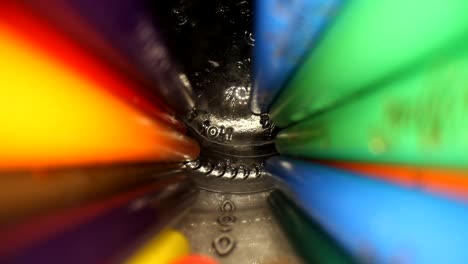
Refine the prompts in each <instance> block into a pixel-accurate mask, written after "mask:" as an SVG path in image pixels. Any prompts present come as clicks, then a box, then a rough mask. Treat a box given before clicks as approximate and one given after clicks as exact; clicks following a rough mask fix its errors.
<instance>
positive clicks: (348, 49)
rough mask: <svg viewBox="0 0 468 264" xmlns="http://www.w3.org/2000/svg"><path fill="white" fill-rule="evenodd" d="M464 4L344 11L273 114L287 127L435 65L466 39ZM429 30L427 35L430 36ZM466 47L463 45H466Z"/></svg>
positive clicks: (357, 6)
mask: <svg viewBox="0 0 468 264" xmlns="http://www.w3.org/2000/svg"><path fill="white" fill-rule="evenodd" d="M467 13H468V2H467V1H465V0H448V1H437V0H429V1H427V0H414V1H405V0H382V1H374V0H362V1H352V2H350V3H348V4H346V5H344V6H343V9H342V11H341V12H340V14H339V16H338V17H337V18H336V20H335V21H334V22H333V24H332V25H331V26H330V27H329V28H328V29H327V31H326V32H325V33H324V35H323V38H322V40H321V41H320V42H319V44H318V45H317V46H316V48H314V49H313V50H312V52H310V53H309V54H308V55H307V58H306V59H305V61H304V64H303V65H302V66H301V68H300V69H299V70H298V71H297V72H296V74H295V76H294V77H293V78H292V80H291V82H289V84H288V85H287V87H286V88H285V89H283V91H282V93H281V94H280V95H279V97H278V98H277V100H276V101H275V103H274V104H273V106H272V108H271V111H270V112H271V116H272V118H273V120H274V121H275V123H276V124H277V125H278V126H279V127H286V126H289V125H291V124H293V123H296V122H299V121H301V120H303V119H304V118H306V117H308V116H309V115H312V114H314V113H317V112H319V111H322V110H326V109H328V108H331V107H333V106H336V105H340V104H342V103H343V102H344V101H347V100H352V99H353V97H355V96H356V97H358V96H359V94H361V93H367V92H372V91H373V90H374V89H376V88H377V87H380V86H382V85H383V84H385V83H386V82H389V81H392V80H395V79H398V78H404V76H405V74H407V73H408V72H411V71H413V70H418V69H419V67H420V66H419V65H418V64H419V63H421V61H424V60H430V59H433V60H434V59H435V60H437V59H438V58H439V56H440V53H441V52H443V51H447V50H451V49H452V48H453V46H454V45H459V46H462V45H465V44H466V40H467V37H468V20H467V19H466V14H467ZM429 29H430V30H429ZM465 46H466V45H465Z"/></svg>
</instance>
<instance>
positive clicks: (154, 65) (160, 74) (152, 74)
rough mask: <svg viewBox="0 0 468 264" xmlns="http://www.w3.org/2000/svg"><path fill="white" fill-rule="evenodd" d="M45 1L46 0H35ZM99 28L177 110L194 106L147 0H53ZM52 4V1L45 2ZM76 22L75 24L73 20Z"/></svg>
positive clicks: (104, 36) (183, 111)
mask: <svg viewBox="0 0 468 264" xmlns="http://www.w3.org/2000/svg"><path fill="white" fill-rule="evenodd" d="M32 2H33V3H37V4H40V3H44V2H45V1H43V0H32ZM54 2H56V3H52V4H53V5H58V6H60V7H62V8H63V9H65V10H73V11H74V14H75V15H76V16H77V17H78V18H79V19H80V20H82V21H83V23H85V24H88V25H91V26H92V27H93V28H94V29H95V30H96V31H97V32H99V33H100V34H101V35H102V37H103V38H104V39H105V41H106V42H107V43H112V46H114V47H115V48H117V49H118V50H119V52H120V53H121V54H124V56H125V57H126V58H127V59H128V61H129V62H130V63H131V64H132V65H133V66H134V67H136V68H138V69H140V71H141V72H142V73H144V75H145V76H147V77H149V79H150V80H151V82H152V83H153V84H155V85H154V86H153V91H154V92H156V93H158V95H160V96H161V97H162V98H164V101H165V102H166V103H167V104H168V105H170V107H171V108H173V109H174V110H175V111H176V112H177V113H179V114H186V113H188V112H189V111H190V110H192V109H193V107H194V106H195V105H194V98H193V94H192V89H191V87H190V85H189V84H188V81H187V80H186V78H185V77H184V76H183V75H182V74H181V72H180V70H179V69H178V66H177V65H176V64H175V63H174V62H173V60H172V58H171V55H170V54H169V53H170V52H169V50H168V48H167V47H166V46H165V43H164V40H163V39H162V37H161V34H160V30H159V29H158V28H157V27H156V25H155V23H154V20H153V18H152V17H151V14H150V12H151V10H148V9H147V8H148V6H147V4H148V3H146V1H143V0H140V1H133V0H118V1H92V0H91V1H88V0H60V1H54ZM46 4H49V2H46ZM70 26H73V24H70Z"/></svg>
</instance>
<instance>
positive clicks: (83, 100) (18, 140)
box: [0, 20, 199, 170]
mask: <svg viewBox="0 0 468 264" xmlns="http://www.w3.org/2000/svg"><path fill="white" fill-rule="evenodd" d="M0 56H1V57H2V58H3V59H2V60H0V123H1V125H2V129H0V170H4V169H10V170H11V169H28V168H44V167H59V166H73V165H84V164H102V163H113V162H131V161H183V160H189V159H194V158H196V157H197V156H198V154H199V146H198V144H197V143H196V142H195V141H193V140H191V139H189V138H187V137H185V136H184V135H182V134H180V133H179V132H177V131H175V130H174V129H172V128H170V127H167V126H165V125H164V123H161V122H159V121H157V120H154V119H152V118H151V117H150V116H147V115H145V114H143V113H142V112H140V111H137V110H136V109H133V108H132V107H130V106H129V105H128V104H126V103H124V102H123V101H121V100H119V99H118V98H115V97H114V96H112V95H111V94H109V92H108V91H107V89H106V87H102V86H101V84H100V83H97V82H95V81H94V80H93V79H90V78H87V77H86V76H82V75H80V74H79V73H77V72H76V71H74V69H73V68H70V67H67V65H65V64H62V63H61V61H59V60H56V59H54V58H53V57H50V56H49V55H48V54H47V53H44V52H43V50H42V49H41V48H40V47H39V46H36V45H34V43H30V42H29V41H28V38H25V37H24V36H23V34H22V33H18V32H17V31H16V28H15V27H12V26H11V25H9V24H6V23H3V22H2V21H1V20H0Z"/></svg>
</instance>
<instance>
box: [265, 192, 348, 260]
mask: <svg viewBox="0 0 468 264" xmlns="http://www.w3.org/2000/svg"><path fill="white" fill-rule="evenodd" d="M268 202H269V204H270V208H271V209H272V211H273V214H274V215H275V217H276V220H277V221H278V222H279V223H280V224H281V227H282V228H283V230H284V231H285V233H286V234H287V236H288V238H289V240H290V241H291V243H292V245H293V246H294V249H295V250H296V252H297V253H298V254H299V256H301V257H302V259H303V260H304V262H305V263H333V264H352V263H357V261H356V260H354V259H353V258H352V257H351V256H350V255H349V254H348V253H347V252H345V251H344V250H343V249H341V248H340V247H339V246H338V244H337V243H336V241H334V240H333V238H331V237H330V236H329V235H328V234H327V233H326V232H324V231H323V230H322V229H321V228H320V227H319V226H318V225H317V224H316V223H314V222H313V221H312V220H311V219H310V218H308V217H307V216H306V215H305V214H304V213H303V212H301V211H300V209H299V208H297V207H296V206H295V205H294V204H293V203H292V202H291V201H289V199H287V198H286V197H285V195H284V194H282V193H281V192H280V191H279V190H275V191H273V192H272V193H271V194H270V197H269V198H268Z"/></svg>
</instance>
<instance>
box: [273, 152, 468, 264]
mask: <svg viewBox="0 0 468 264" xmlns="http://www.w3.org/2000/svg"><path fill="white" fill-rule="evenodd" d="M266 168H267V170H268V171H269V172H271V173H272V174H273V175H274V176H275V177H276V178H277V179H278V180H279V182H280V186H282V188H284V189H285V190H286V191H287V193H289V194H291V196H292V197H293V198H294V200H295V201H296V202H298V204H299V205H300V207H301V208H303V209H304V210H305V212H306V213H307V215H308V216H309V217H311V218H312V219H314V220H315V221H317V223H318V224H319V225H320V226H322V227H323V228H324V230H325V231H326V232H327V233H329V234H330V235H332V237H333V238H335V239H336V241H337V242H339V243H340V245H342V246H343V247H344V248H345V249H346V250H347V251H348V252H351V253H352V254H353V255H355V256H358V257H359V258H363V259H365V260H367V261H366V262H372V263H393V262H394V263H413V264H420V263H424V264H431V263H434V264H436V263H465V262H467V261H468V252H467V251H465V250H464V246H465V241H466V237H467V235H468V231H466V228H465V225H466V222H467V221H468V207H467V206H466V205H465V204H463V203H458V202H454V201H450V200H446V199H443V198H440V197H437V196H432V195H429V194H427V193H423V192H420V191H417V190H412V189H407V188H403V187H399V186H397V185H393V184H387V183H385V182H383V181H379V180H375V179H371V178H368V177H362V176H360V175H358V174H354V173H351V172H347V171H343V170H338V169H334V168H331V167H325V166H320V165H316V164H313V163H309V162H302V161H297V160H292V159H285V158H272V159H270V160H268V161H267V164H266Z"/></svg>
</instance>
